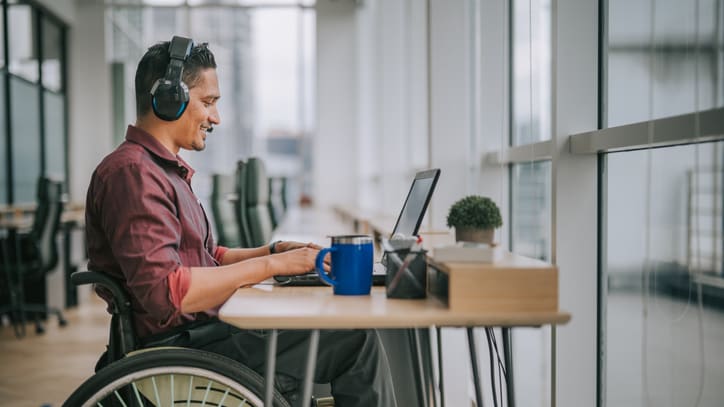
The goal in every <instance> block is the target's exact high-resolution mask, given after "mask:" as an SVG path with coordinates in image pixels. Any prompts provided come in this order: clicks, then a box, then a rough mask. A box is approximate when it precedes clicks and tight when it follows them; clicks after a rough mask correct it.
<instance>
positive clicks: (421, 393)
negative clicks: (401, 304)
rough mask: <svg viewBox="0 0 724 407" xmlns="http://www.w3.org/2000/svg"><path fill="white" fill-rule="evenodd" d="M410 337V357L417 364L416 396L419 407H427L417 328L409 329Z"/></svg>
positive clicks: (424, 376) (425, 384) (423, 369)
mask: <svg viewBox="0 0 724 407" xmlns="http://www.w3.org/2000/svg"><path fill="white" fill-rule="evenodd" d="M408 332H409V334H410V339H411V341H412V359H413V360H414V363H415V364H417V374H416V379H417V380H415V381H416V382H417V386H416V387H417V398H418V402H419V403H420V406H421V407H428V406H429V405H430V404H429V400H428V391H427V389H428V388H427V383H426V382H427V380H426V375H425V366H424V365H423V362H422V352H421V351H420V332H419V331H418V330H417V328H414V329H409V330H408Z"/></svg>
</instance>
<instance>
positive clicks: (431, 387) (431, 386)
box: [416, 328, 439, 407]
mask: <svg viewBox="0 0 724 407" xmlns="http://www.w3.org/2000/svg"><path fill="white" fill-rule="evenodd" d="M416 331H419V330H418V329H416ZM418 341H419V339H418ZM431 348H432V340H431V339H430V328H427V352H425V355H424V356H425V365H426V366H427V372H426V373H427V376H426V377H425V388H426V389H427V391H428V392H429V393H430V403H431V405H432V406H434V407H437V406H439V404H438V403H437V393H436V392H435V372H433V364H432V349H431Z"/></svg>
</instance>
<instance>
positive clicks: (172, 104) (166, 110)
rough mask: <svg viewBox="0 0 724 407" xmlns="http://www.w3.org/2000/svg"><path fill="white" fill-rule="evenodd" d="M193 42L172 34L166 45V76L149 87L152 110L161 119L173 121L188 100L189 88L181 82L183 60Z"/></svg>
mask: <svg viewBox="0 0 724 407" xmlns="http://www.w3.org/2000/svg"><path fill="white" fill-rule="evenodd" d="M193 47H194V42H193V41H192V40H191V39H190V38H184V37H178V36H174V37H173V38H172V39H171V43H170V44H169V46H168V53H169V56H170V60H169V64H168V68H167V69H166V76H164V77H163V78H159V79H158V80H157V81H156V82H155V83H154V84H153V87H151V106H152V107H153V112H154V113H155V114H156V116H158V117H159V118H160V119H162V120H166V121H174V120H178V118H180V117H181V115H183V113H184V111H185V110H186V106H187V105H188V101H189V89H188V87H187V86H186V84H185V83H184V82H183V72H184V62H185V61H186V58H188V57H189V55H190V54H191V49H193Z"/></svg>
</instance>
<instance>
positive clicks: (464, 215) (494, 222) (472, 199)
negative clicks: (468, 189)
mask: <svg viewBox="0 0 724 407" xmlns="http://www.w3.org/2000/svg"><path fill="white" fill-rule="evenodd" d="M447 225H448V227H455V228H471V229H495V228H497V227H500V226H502V225H503V218H502V217H501V216H500V209H499V208H498V205H496V204H495V202H493V200H492V199H490V198H487V197H484V196H478V195H470V196H466V197H465V198H463V199H461V200H459V201H457V202H455V203H454V204H453V205H452V206H451V207H450V212H449V213H448V215H447Z"/></svg>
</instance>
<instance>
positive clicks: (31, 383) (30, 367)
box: [0, 297, 110, 407]
mask: <svg viewBox="0 0 724 407" xmlns="http://www.w3.org/2000/svg"><path fill="white" fill-rule="evenodd" d="M64 315H65V317H66V319H67V320H68V325H67V326H66V327H64V328H60V327H59V326H58V321H57V319H55V318H52V319H49V320H48V322H47V323H46V324H45V327H46V333H45V334H43V335H36V334H35V328H34V326H33V325H32V324H30V325H28V326H27V329H26V331H27V334H26V336H25V337H23V338H21V339H18V338H16V337H15V334H14V332H13V329H12V327H11V326H8V325H3V326H2V327H1V328H0V405H2V406H12V407H41V406H47V407H59V406H61V405H62V404H63V402H64V401H65V399H66V398H67V397H68V396H69V395H70V394H71V393H72V392H73V390H74V389H75V388H77V387H78V386H79V385H80V384H81V383H82V382H83V381H84V380H85V379H86V378H88V377H90V376H91V375H92V374H93V366H94V365H95V362H96V360H97V359H98V356H99V355H100V354H101V353H102V352H103V350H104V348H105V344H106V341H107V337H108V324H109V322H110V316H109V315H108V314H107V313H106V311H105V304H104V303H102V302H101V300H99V299H97V298H95V297H94V298H93V299H92V300H89V301H86V303H85V305H83V306H80V307H77V308H73V309H69V310H66V311H65V312H64Z"/></svg>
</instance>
